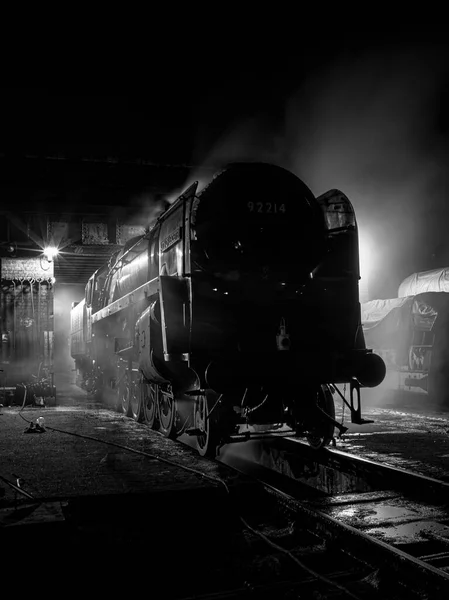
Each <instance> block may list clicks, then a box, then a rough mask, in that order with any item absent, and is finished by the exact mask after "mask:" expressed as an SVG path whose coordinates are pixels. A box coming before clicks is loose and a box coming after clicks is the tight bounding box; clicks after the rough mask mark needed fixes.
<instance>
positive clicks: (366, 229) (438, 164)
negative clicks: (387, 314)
mask: <svg viewBox="0 0 449 600" xmlns="http://www.w3.org/2000/svg"><path fill="white" fill-rule="evenodd" d="M447 54H448V53H447V49H446V48H443V49H442V48H441V47H439V46H437V45H435V46H430V45H421V46H420V47H418V46H416V45H415V46H414V47H410V46H406V45H405V44H402V45H399V44H397V45H391V46H388V47H387V46H385V47H383V48H380V49H379V48H377V49H370V50H367V51H365V52H364V53H359V54H357V55H355V54H351V53H349V52H346V51H343V52H342V53H340V55H339V56H338V58H336V59H334V60H333V61H332V62H331V63H328V64H327V66H326V67H324V68H323V67H322V68H321V70H320V71H319V72H314V73H312V74H309V75H308V76H307V77H306V78H305V79H303V80H302V81H301V82H300V83H299V84H298V86H297V88H296V89H295V91H294V92H293V93H291V94H290V95H289V96H288V98H286V101H285V104H284V107H283V114H282V115H281V118H278V119H277V120H273V118H272V115H269V114H268V113H267V114H266V115H265V114H263V113H261V114H256V115H255V116H254V117H251V118H247V119H244V120H240V121H237V122H234V123H233V125H232V126H231V127H230V128H229V129H228V130H227V131H226V132H225V134H224V135H222V136H221V137H220V139H219V140H218V142H217V143H216V144H215V145H214V146H213V147H212V148H211V149H210V152H209V153H208V155H207V157H206V159H205V160H204V163H203V166H204V168H208V167H210V166H211V165H215V166H221V165H222V164H223V163H226V162H230V161H234V160H262V161H268V162H273V163H276V164H278V165H280V166H284V167H286V168H288V169H290V170H292V171H293V172H295V173H296V174H297V175H298V176H299V177H300V178H301V179H303V181H304V182H305V183H306V184H307V185H308V186H309V187H310V188H311V190H312V191H313V192H314V194H315V195H320V194H322V193H323V192H325V191H327V190H329V189H331V188H339V189H341V190H342V191H343V192H344V193H345V194H346V195H347V196H348V197H349V198H350V200H351V202H352V203H353V205H354V208H355V210H356V215H357V219H358V223H359V227H360V230H361V235H364V234H365V233H366V234H367V235H368V236H369V237H370V239H371V240H374V250H375V257H373V258H374V263H375V264H374V269H375V270H374V281H372V282H371V291H372V293H374V295H375V296H380V297H389V296H395V295H396V290H397V287H398V285H399V283H400V281H401V280H402V278H403V277H405V276H407V275H408V274H409V273H410V272H413V271H414V270H419V269H421V268H432V267H434V266H437V265H430V264H429V266H428V267H426V264H427V261H431V260H432V254H433V253H434V250H435V246H436V245H438V243H437V239H436V238H437V237H438V235H440V233H441V234H442V233H443V232H438V235H436V231H435V228H434V227H432V228H431V229H429V227H428V223H429V213H430V212H431V211H432V210H434V211H436V212H437V213H438V214H440V213H439V212H438V211H440V210H441V209H440V208H439V207H441V206H442V205H443V203H444V201H445V198H444V193H445V186H446V183H447V176H446V175H445V170H446V165H445V160H444V155H445V152H446V150H447V143H446V142H445V141H444V140H443V139H442V138H441V137H440V136H439V134H438V131H437V128H436V119H437V116H438V114H437V113H438V111H439V110H440V107H439V101H440V92H441V86H442V85H443V84H444V83H445V78H447V76H448V68H447V66H446V63H447ZM291 77H295V73H294V71H293V72H292V73H291ZM299 77H300V75H299V74H298V79H299ZM201 175H202V173H201V170H198V171H197V172H196V173H193V174H192V178H191V179H195V178H197V179H198V178H200V176H201ZM431 225H432V226H436V221H435V222H434V223H432V224H431ZM442 239H443V237H442ZM440 250H441V248H440ZM447 251H448V254H447V257H446V260H448V262H449V247H448V248H447ZM443 256H444V252H443V253H442V257H441V260H443Z"/></svg>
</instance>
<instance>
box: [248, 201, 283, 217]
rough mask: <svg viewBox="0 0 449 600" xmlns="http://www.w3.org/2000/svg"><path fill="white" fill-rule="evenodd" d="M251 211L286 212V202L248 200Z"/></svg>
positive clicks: (266, 212) (265, 212)
mask: <svg viewBox="0 0 449 600" xmlns="http://www.w3.org/2000/svg"><path fill="white" fill-rule="evenodd" d="M247 207H248V210H249V212H257V213H264V214H267V215H268V214H275V213H285V212H286V208H285V204H276V203H275V202H248V204H247Z"/></svg>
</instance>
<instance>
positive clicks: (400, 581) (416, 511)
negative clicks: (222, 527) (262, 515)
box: [227, 438, 449, 598]
mask: <svg viewBox="0 0 449 600" xmlns="http://www.w3.org/2000/svg"><path fill="white" fill-rule="evenodd" d="M255 460H256V461H257V462H256V463H254V462H250V461H245V460H241V459H239V458H238V457H235V456H234V457H232V458H228V460H227V462H228V463H229V464H231V465H233V466H234V467H235V468H238V469H240V470H241V471H242V472H244V473H247V474H251V475H252V476H254V477H257V478H258V479H259V480H260V481H261V482H264V484H265V485H267V486H268V489H272V490H278V491H279V492H280V494H281V496H283V495H284V494H286V495H285V496H284V498H285V501H286V502H287V504H288V502H289V501H290V499H292V498H294V499H296V500H298V503H297V504H295V503H294V504H293V505H292V506H294V509H293V510H294V512H295V514H296V515H297V516H298V518H300V520H301V522H302V523H307V527H306V530H307V531H308V532H309V533H311V534H313V535H318V537H320V536H321V538H322V540H323V543H325V544H329V543H331V544H332V543H333V542H334V541H335V540H338V544H339V546H340V550H341V551H343V552H344V553H345V554H346V555H347V556H351V557H353V558H355V557H358V558H360V556H364V557H370V558H369V560H367V563H366V564H369V565H370V567H371V568H372V570H373V573H375V575H373V577H374V580H375V581H376V585H379V586H383V592H382V594H381V597H385V598H386V597H401V595H402V593H404V592H405V590H407V591H406V592H405V594H406V597H422V598H440V597H441V598H443V597H447V594H448V593H449V587H448V586H449V509H448V507H449V484H447V483H445V482H441V481H438V480H435V479H432V478H429V477H425V476H422V475H417V474H415V473H412V472H409V471H406V470H404V469H398V468H395V467H389V466H386V465H382V464H379V463H375V462H373V461H370V460H366V459H362V458H358V457H356V456H353V455H349V454H345V453H343V452H339V451H336V450H323V451H322V452H319V453H317V452H315V451H313V450H311V449H310V448H309V447H308V446H307V445H305V444H303V443H301V442H298V441H297V440H294V441H293V440H289V439H285V438H284V439H281V438H280V439H277V440H272V441H270V442H266V443H265V444H263V445H262V450H261V451H260V452H259V454H258V456H257V455H255ZM297 486H298V487H297ZM305 488H306V489H309V493H310V496H309V497H307V493H306V492H305ZM312 490H313V491H312ZM298 494H299V495H298ZM365 560H366V558H365ZM391 581H394V582H395V586H393V588H395V589H397V590H398V591H397V592H393V591H392V589H390V591H388V587H389V586H388V584H387V583H386V582H391ZM401 590H402V591H401ZM388 593H393V595H392V596H389V595H388ZM395 593H398V594H400V595H399V596H396V595H395Z"/></svg>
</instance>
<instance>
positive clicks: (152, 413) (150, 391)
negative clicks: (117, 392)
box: [140, 382, 159, 429]
mask: <svg viewBox="0 0 449 600" xmlns="http://www.w3.org/2000/svg"><path fill="white" fill-rule="evenodd" d="M140 392H141V394H142V412H143V420H144V421H145V423H146V424H147V425H148V426H149V427H151V429H157V427H158V425H159V423H158V395H159V394H158V386H157V385H155V384H153V383H145V382H142V385H141V388H140Z"/></svg>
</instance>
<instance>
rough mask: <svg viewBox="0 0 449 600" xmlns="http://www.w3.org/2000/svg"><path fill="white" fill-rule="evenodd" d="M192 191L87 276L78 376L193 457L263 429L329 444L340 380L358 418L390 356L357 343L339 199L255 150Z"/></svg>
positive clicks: (75, 353)
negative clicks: (364, 393)
mask: <svg viewBox="0 0 449 600" xmlns="http://www.w3.org/2000/svg"><path fill="white" fill-rule="evenodd" d="M197 188H198V182H196V183H194V184H193V185H191V186H190V187H189V188H188V189H187V190H186V191H185V192H184V193H183V194H182V195H181V196H180V197H179V198H178V199H177V200H176V201H175V202H174V203H173V204H172V205H171V206H170V207H169V208H168V209H167V210H166V211H165V213H163V214H162V215H161V216H160V217H159V218H158V220H157V221H156V223H155V224H154V225H153V226H152V227H151V229H149V231H148V232H147V233H146V234H145V235H142V236H140V237H136V238H134V239H132V240H130V241H129V242H128V243H127V244H126V245H125V246H124V247H123V249H121V250H120V251H118V252H117V253H116V254H115V255H113V256H112V258H111V260H110V261H109V263H108V264H106V265H104V267H102V268H100V269H99V270H97V271H96V272H95V273H94V274H93V275H92V276H91V278H90V279H89V281H88V283H87V285H86V292H85V298H84V299H83V300H82V301H81V302H80V303H78V304H76V305H74V306H73V307H72V313H71V324H72V331H71V354H72V357H73V358H74V359H75V365H76V371H77V381H78V383H79V384H80V385H81V386H82V387H84V388H85V389H87V390H89V391H93V392H95V393H98V394H101V395H102V397H103V398H104V399H105V400H106V401H107V402H112V404H113V405H114V407H115V408H117V409H118V410H121V411H123V412H124V413H125V414H126V415H128V416H132V417H134V419H136V420H137V421H145V422H146V423H148V425H149V426H150V427H152V428H155V429H158V430H160V431H161V432H162V433H163V434H164V435H165V436H168V437H172V438H175V437H178V436H181V435H183V434H185V435H190V436H194V440H195V443H196V447H197V449H198V452H199V453H200V454H201V455H215V454H216V452H217V449H218V448H219V447H220V445H222V444H224V443H229V442H232V441H240V440H242V439H251V438H253V437H257V436H262V435H263V436H266V435H279V434H289V435H297V436H305V437H306V438H307V440H308V442H309V444H310V445H311V446H313V447H314V448H317V449H318V448H321V447H323V446H325V445H327V444H329V443H330V442H331V440H333V436H334V432H335V428H337V429H339V430H340V432H342V431H344V430H345V428H343V427H342V425H341V424H340V423H338V422H337V421H336V420H335V409H334V395H335V394H336V393H338V394H340V395H341V392H340V391H339V388H338V385H337V384H342V383H349V384H350V391H351V393H350V398H349V401H348V400H347V399H346V398H344V401H345V402H346V404H347V405H348V407H349V408H350V411H351V416H352V421H353V422H356V423H364V422H366V421H364V420H363V419H362V417H361V404H360V387H363V386H368V387H374V386H377V385H378V384H379V383H381V381H382V380H383V378H384V376H385V365H384V362H383V361H382V359H381V358H380V357H379V356H377V355H376V354H374V353H372V352H371V350H368V349H366V347H365V342H364V337H363V331H362V327H361V321H360V303H359V293H358V281H359V257H358V232H357V223H356V219H355V215H354V210H353V208H352V205H351V203H350V201H349V200H348V198H347V197H346V196H345V195H344V194H343V193H342V192H340V191H338V190H331V191H329V192H327V193H325V194H323V195H322V196H320V197H318V198H315V197H314V195H313V194H312V192H311V191H310V190H309V189H308V187H307V186H306V185H305V184H304V183H303V182H302V181H301V180H300V179H298V177H296V175H294V174H293V173H291V172H289V171H287V170H285V169H283V168H281V167H278V166H275V165H271V164H264V163H234V164H230V165H228V166H227V167H226V168H224V169H223V170H222V171H221V172H219V173H218V174H217V175H216V176H215V177H214V178H213V179H212V180H211V181H210V183H209V184H208V185H207V186H206V187H204V188H203V189H202V190H201V192H198V189H197ZM342 397H343V396H342Z"/></svg>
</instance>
